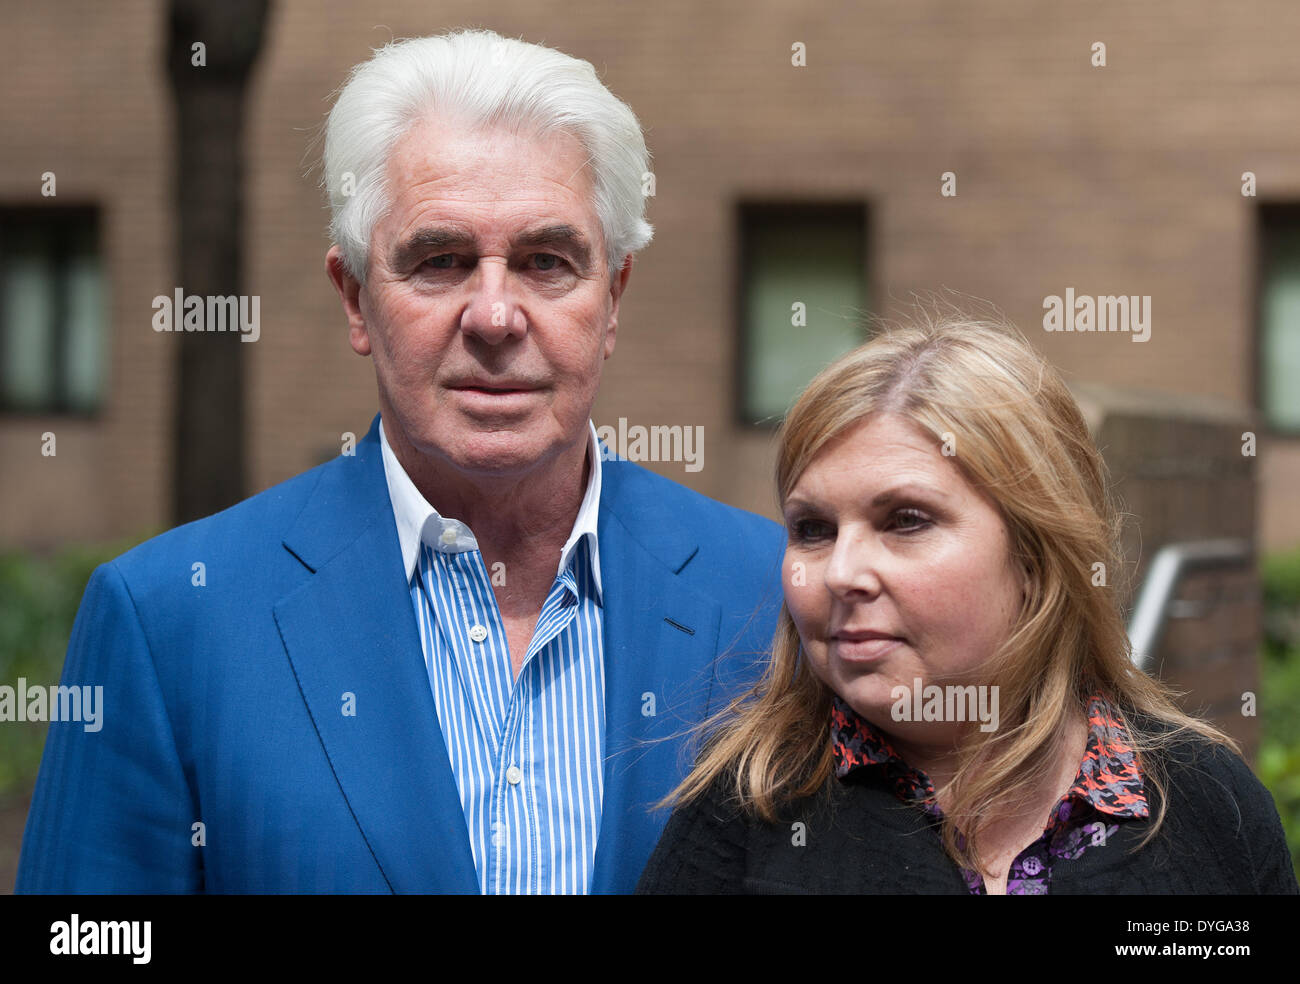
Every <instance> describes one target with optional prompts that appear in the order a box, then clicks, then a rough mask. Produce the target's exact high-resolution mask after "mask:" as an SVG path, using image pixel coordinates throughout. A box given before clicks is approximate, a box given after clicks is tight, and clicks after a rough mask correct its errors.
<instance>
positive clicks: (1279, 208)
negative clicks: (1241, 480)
mask: <svg viewBox="0 0 1300 984" xmlns="http://www.w3.org/2000/svg"><path fill="white" fill-rule="evenodd" d="M1259 232H1260V240H1259V260H1260V264H1259V299H1258V304H1259V324H1258V328H1257V335H1256V337H1257V339H1258V346H1259V351H1258V360H1259V361H1258V370H1257V373H1258V376H1257V378H1258V380H1259V386H1258V397H1257V399H1258V401H1259V408H1260V410H1261V412H1262V415H1263V418H1264V421H1265V423H1266V424H1267V426H1268V427H1269V428H1270V429H1271V430H1275V431H1282V432H1289V433H1293V434H1300V385H1297V380H1300V204H1298V203H1294V202H1290V203H1286V204H1261V205H1260V209H1259Z"/></svg>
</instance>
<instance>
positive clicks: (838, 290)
mask: <svg viewBox="0 0 1300 984" xmlns="http://www.w3.org/2000/svg"><path fill="white" fill-rule="evenodd" d="M739 220H740V230H739V233H740V240H739V241H740V298H739V310H740V356H741V357H740V379H739V386H738V392H739V408H738V409H739V414H740V418H741V420H742V422H744V423H747V424H758V423H761V424H777V423H779V422H780V420H781V418H782V417H783V416H784V415H785V412H786V411H787V410H788V409H789V408H790V406H791V404H792V403H793V402H794V400H795V398H796V397H797V396H798V395H799V393H800V391H802V390H803V388H804V387H805V386H807V385H808V382H809V381H810V380H811V379H812V378H813V376H815V375H817V373H818V372H820V371H821V370H822V369H823V368H825V367H826V365H827V364H829V363H830V362H832V361H834V360H835V359H836V358H837V357H839V356H840V355H842V354H844V353H845V352H847V351H849V350H850V349H852V348H854V347H856V346H857V345H859V344H861V343H862V342H863V341H864V340H865V337H866V313H867V304H868V298H867V276H866V267H867V209H866V206H865V205H864V204H862V203H861V202H856V203H848V204H825V203H805V204H792V203H780V204H778V203H754V202H745V203H741V205H740V209H739Z"/></svg>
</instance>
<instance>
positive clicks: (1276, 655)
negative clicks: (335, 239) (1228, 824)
mask: <svg viewBox="0 0 1300 984" xmlns="http://www.w3.org/2000/svg"><path fill="white" fill-rule="evenodd" d="M1260 578H1261V581H1262V585H1261V587H1262V588H1263V593H1264V645H1263V656H1262V657H1261V661H1260V668H1259V670H1260V679H1259V691H1260V692H1259V716H1260V721H1259V724H1260V745H1259V758H1258V760H1257V761H1256V762H1255V771H1256V773H1258V775H1259V778H1260V780H1261V781H1262V782H1263V783H1264V785H1265V786H1267V787H1268V789H1269V792H1271V793H1272V794H1273V801H1274V802H1275V803H1276V804H1277V812H1278V813H1279V814H1280V815H1281V817H1282V826H1283V827H1284V828H1286V839H1287V844H1288V845H1290V847H1291V860H1292V862H1293V863H1294V864H1295V867H1296V875H1297V877H1300V550H1294V551H1288V552H1287V553H1282V554H1273V555H1271V556H1268V557H1265V558H1264V560H1263V563H1261V565H1260Z"/></svg>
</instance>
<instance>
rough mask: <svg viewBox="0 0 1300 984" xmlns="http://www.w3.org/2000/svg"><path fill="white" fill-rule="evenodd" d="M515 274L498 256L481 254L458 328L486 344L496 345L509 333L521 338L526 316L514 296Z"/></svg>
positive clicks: (470, 281) (524, 330)
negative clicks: (482, 255) (483, 255)
mask: <svg viewBox="0 0 1300 984" xmlns="http://www.w3.org/2000/svg"><path fill="white" fill-rule="evenodd" d="M513 277H514V274H513V273H511V271H510V265H509V264H508V263H507V262H506V261H505V260H504V259H501V258H499V257H482V258H480V259H479V261H478V265H477V267H476V268H475V270H474V274H473V276H471V277H470V280H469V285H468V286H469V290H470V298H469V303H467V304H466V305H465V310H464V311H463V312H462V313H461V316H460V327H461V330H462V331H464V332H465V333H466V334H470V335H477V336H478V337H479V338H481V339H483V341H485V342H487V343H488V344H489V345H499V344H500V343H501V342H503V341H505V340H506V339H507V338H509V337H511V336H512V335H513V336H515V337H519V338H522V337H523V336H524V335H525V334H526V333H527V331H528V319H527V318H526V317H525V316H524V312H523V310H522V309H521V308H520V306H519V304H518V300H517V298H516V297H515V296H514V286H513Z"/></svg>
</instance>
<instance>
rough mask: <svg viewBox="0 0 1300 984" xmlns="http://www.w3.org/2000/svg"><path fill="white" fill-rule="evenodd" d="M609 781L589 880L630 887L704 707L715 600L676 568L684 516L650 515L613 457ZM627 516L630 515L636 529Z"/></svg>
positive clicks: (607, 597) (608, 557)
mask: <svg viewBox="0 0 1300 984" xmlns="http://www.w3.org/2000/svg"><path fill="white" fill-rule="evenodd" d="M602 483H603V484H604V486H605V488H604V490H603V491H602V504H601V517H600V529H599V539H600V553H601V570H602V572H603V575H604V576H603V581H604V597H603V601H604V623H603V628H604V648H605V790H604V799H603V805H602V810H601V826H600V836H599V838H598V840H597V842H596V860H595V872H594V879H593V890H594V891H596V892H616V891H629V890H630V889H631V888H632V887H633V886H634V885H635V883H636V878H637V876H638V875H639V874H640V872H641V869H642V868H643V867H644V866H645V863H646V861H647V860H649V857H650V852H651V851H652V850H653V848H654V845H655V842H656V840H657V838H658V834H659V831H660V830H661V829H662V827H663V823H664V821H665V820H666V818H667V817H666V813H665V812H664V811H654V810H653V809H652V805H653V803H654V802H655V801H656V800H658V799H660V798H661V797H662V796H664V795H665V794H667V793H668V792H670V791H671V789H672V787H673V786H674V785H675V784H676V782H677V781H678V780H679V779H680V778H681V777H682V776H684V775H685V773H686V771H687V770H688V769H689V767H690V765H691V762H690V761H689V759H688V758H687V757H686V753H687V749H686V747H684V746H683V742H682V741H681V740H680V739H681V738H682V737H683V735H684V734H685V733H686V732H687V731H688V730H689V729H691V728H693V727H694V726H695V725H697V724H698V723H699V722H700V721H701V720H702V719H703V717H704V716H705V711H706V708H707V706H708V699H709V692H710V686H711V682H712V670H713V659H714V655H715V653H716V651H717V644H718V634H719V629H720V625H721V606H719V605H718V603H717V602H715V601H713V600H712V599H710V598H707V597H705V596H703V595H700V594H698V593H696V592H693V591H691V590H689V589H687V588H686V587H684V586H683V584H682V583H681V580H680V579H679V578H678V577H677V572H678V571H680V570H681V568H682V567H684V566H685V565H686V563H687V562H689V560H690V558H691V557H692V556H693V555H694V553H695V552H696V549H697V547H696V545H695V544H694V542H693V538H691V537H690V536H689V535H686V534H684V533H683V532H682V530H681V526H680V523H671V522H665V523H656V522H655V521H654V519H653V517H651V516H648V515H646V513H645V510H651V511H652V509H653V507H652V505H651V504H649V503H639V504H635V506H636V507H639V508H634V507H633V504H631V503H627V502H625V501H623V495H622V490H621V488H620V483H619V480H618V466H613V467H611V466H609V465H607V466H606V468H605V471H604V475H603V477H602ZM625 516H636V517H637V519H638V520H639V522H638V523H637V525H636V527H635V528H636V529H638V530H647V531H649V532H652V533H653V532H654V530H656V529H657V530H658V531H659V534H662V535H658V534H656V535H654V536H653V537H648V538H646V539H648V540H650V543H651V545H652V546H653V548H654V552H653V553H652V552H651V550H650V548H649V547H647V546H646V545H645V544H644V543H643V542H642V539H641V538H639V537H637V536H634V535H633V533H632V532H631V530H629V528H628V526H627V525H625V522H624V517H625Z"/></svg>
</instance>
